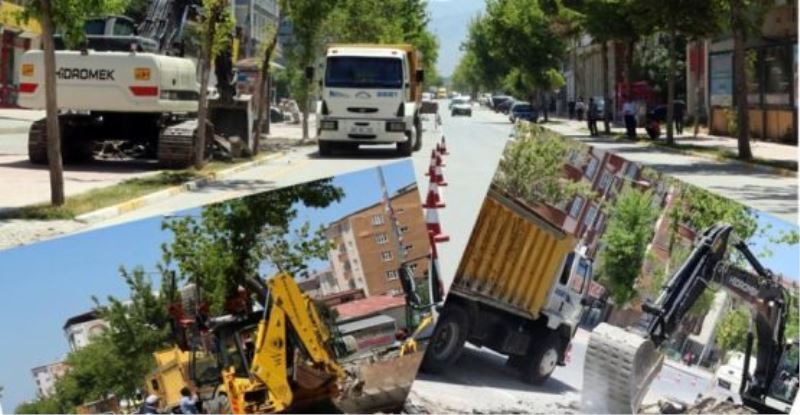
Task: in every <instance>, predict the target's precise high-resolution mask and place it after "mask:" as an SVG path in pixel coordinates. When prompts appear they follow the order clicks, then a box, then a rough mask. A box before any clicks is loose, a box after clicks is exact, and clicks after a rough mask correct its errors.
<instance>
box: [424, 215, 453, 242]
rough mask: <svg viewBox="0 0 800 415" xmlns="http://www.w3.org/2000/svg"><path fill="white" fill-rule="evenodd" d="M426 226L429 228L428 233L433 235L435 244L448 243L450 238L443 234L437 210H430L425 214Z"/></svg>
mask: <svg viewBox="0 0 800 415" xmlns="http://www.w3.org/2000/svg"><path fill="white" fill-rule="evenodd" d="M425 225H426V226H427V227H428V232H432V233H433V241H434V242H447V241H449V240H450V237H449V236H447V235H445V234H444V233H442V225H441V224H440V223H439V213H438V212H437V210H436V209H428V211H427V213H426V214H425Z"/></svg>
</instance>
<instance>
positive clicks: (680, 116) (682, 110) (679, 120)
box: [672, 101, 686, 135]
mask: <svg viewBox="0 0 800 415" xmlns="http://www.w3.org/2000/svg"><path fill="white" fill-rule="evenodd" d="M685 116H686V104H685V103H684V102H683V101H675V103H674V106H673V107H672V117H673V118H674V119H675V132H676V133H677V134H678V135H683V120H684V117H685Z"/></svg>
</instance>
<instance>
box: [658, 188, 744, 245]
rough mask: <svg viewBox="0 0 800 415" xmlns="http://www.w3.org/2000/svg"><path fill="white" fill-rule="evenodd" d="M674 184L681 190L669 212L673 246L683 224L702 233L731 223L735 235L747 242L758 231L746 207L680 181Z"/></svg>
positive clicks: (677, 192) (678, 190)
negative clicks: (716, 225) (714, 226)
mask: <svg viewBox="0 0 800 415" xmlns="http://www.w3.org/2000/svg"><path fill="white" fill-rule="evenodd" d="M671 182H672V184H673V185H675V186H678V188H677V191H676V197H678V198H679V199H678V201H677V203H675V205H674V208H673V210H672V212H670V214H671V221H670V222H671V224H672V230H671V242H670V244H674V238H675V237H676V235H677V231H678V228H677V227H678V226H679V225H681V224H683V225H687V226H689V227H690V228H692V229H694V230H695V231H696V232H702V231H704V230H706V229H707V228H709V227H711V226H713V225H715V224H717V223H719V222H724V223H728V224H730V225H731V226H733V229H734V232H735V233H736V235H737V236H738V237H739V238H740V239H742V240H745V241H746V240H747V239H749V238H750V237H751V236H753V235H754V234H755V233H756V231H757V230H758V222H757V220H756V214H755V212H754V211H753V210H752V209H750V208H748V207H747V206H744V205H742V204H740V203H738V202H735V201H732V200H730V199H726V198H724V197H722V196H718V195H716V194H713V193H711V192H709V191H707V190H705V189H701V188H699V187H695V186H692V185H689V184H685V183H683V182H680V181H677V180H671Z"/></svg>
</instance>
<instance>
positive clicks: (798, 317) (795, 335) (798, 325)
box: [784, 292, 800, 341]
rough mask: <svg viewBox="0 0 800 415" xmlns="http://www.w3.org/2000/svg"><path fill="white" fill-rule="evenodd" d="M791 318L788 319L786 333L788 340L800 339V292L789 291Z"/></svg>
mask: <svg viewBox="0 0 800 415" xmlns="http://www.w3.org/2000/svg"><path fill="white" fill-rule="evenodd" d="M787 307H789V318H788V319H787V320H786V329H785V330H786V331H785V332H784V335H785V336H786V339H787V341H792V340H798V339H800V313H798V293H797V292H793V293H789V304H788V305H787Z"/></svg>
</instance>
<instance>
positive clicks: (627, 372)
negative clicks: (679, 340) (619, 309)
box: [581, 323, 664, 414]
mask: <svg viewBox="0 0 800 415" xmlns="http://www.w3.org/2000/svg"><path fill="white" fill-rule="evenodd" d="M663 363H664V355H663V354H661V353H660V352H659V351H658V349H657V348H656V347H655V344H654V343H653V342H652V341H650V340H648V339H646V338H645V337H643V336H642V335H640V334H638V333H635V332H632V331H628V330H626V329H623V328H620V327H615V326H612V325H610V324H606V323H602V324H600V325H599V326H597V327H596V328H595V329H594V331H592V335H591V337H590V338H589V344H588V345H587V348H586V358H585V361H584V367H583V392H582V399H581V400H582V402H581V403H582V405H581V406H582V408H581V409H582V410H583V411H586V412H589V413H608V414H623V413H624V414H629V413H638V411H639V405H640V404H641V402H642V399H643V398H644V395H645V394H646V393H647V390H648V388H649V386H650V383H652V381H653V379H655V377H656V375H657V374H658V372H660V371H661V366H662V365H663Z"/></svg>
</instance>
